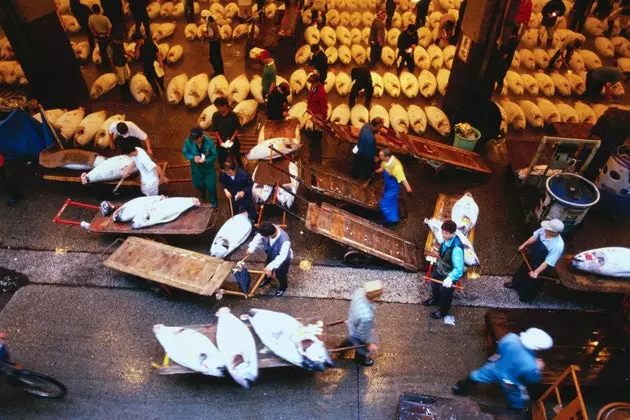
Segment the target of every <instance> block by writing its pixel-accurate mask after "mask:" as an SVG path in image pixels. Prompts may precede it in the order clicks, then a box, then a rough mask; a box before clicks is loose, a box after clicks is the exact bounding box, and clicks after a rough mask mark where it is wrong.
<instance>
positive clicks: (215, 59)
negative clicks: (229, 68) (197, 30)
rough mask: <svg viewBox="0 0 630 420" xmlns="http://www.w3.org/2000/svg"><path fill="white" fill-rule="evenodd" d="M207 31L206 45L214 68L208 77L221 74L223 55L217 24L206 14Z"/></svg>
mask: <svg viewBox="0 0 630 420" xmlns="http://www.w3.org/2000/svg"><path fill="white" fill-rule="evenodd" d="M207 21H208V32H207V33H206V37H207V38H208V45H209V49H210V64H211V65H212V68H213V69H214V73H212V74H211V75H210V78H212V77H214V76H218V75H220V74H223V72H224V70H223V57H222V56H221V34H219V26H218V25H217V23H216V22H215V20H214V18H213V17H212V16H208V18H207Z"/></svg>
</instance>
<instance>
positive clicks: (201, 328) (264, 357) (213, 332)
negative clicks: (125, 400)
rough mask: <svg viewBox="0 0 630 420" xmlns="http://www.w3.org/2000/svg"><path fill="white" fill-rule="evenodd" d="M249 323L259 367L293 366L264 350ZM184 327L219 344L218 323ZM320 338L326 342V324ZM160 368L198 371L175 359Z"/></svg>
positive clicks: (163, 372) (312, 321) (307, 321)
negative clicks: (178, 362)
mask: <svg viewBox="0 0 630 420" xmlns="http://www.w3.org/2000/svg"><path fill="white" fill-rule="evenodd" d="M297 320H298V321H300V322H302V323H303V324H304V325H310V324H316V323H317V322H319V321H321V322H322V323H323V319H322V317H321V316H313V317H309V318H304V319H301V318H297ZM245 325H247V326H248V327H249V329H250V331H251V333H252V336H253V337H254V341H255V342H256V350H257V353H258V368H259V369H265V368H273V367H285V366H293V365H292V364H291V363H289V362H287V361H286V360H284V359H281V358H279V357H277V356H276V355H275V354H273V353H272V352H271V351H264V352H263V349H264V348H265V345H264V344H263V343H262V342H261V341H260V338H258V336H257V335H256V334H255V333H254V329H253V328H252V326H251V324H250V323H249V322H246V323H245ZM182 328H189V329H192V330H195V331H197V332H199V333H201V334H203V335H205V336H206V337H208V338H209V339H210V340H211V341H212V342H213V343H214V345H216V344H217V324H203V325H185V326H183V327H182ZM317 337H318V338H319V339H320V340H322V341H324V342H326V338H327V336H326V324H323V331H322V333H321V334H320V335H318V336H317ZM157 369H158V373H159V374H160V375H181V374H190V373H197V372H195V371H193V370H191V369H188V368H187V367H184V366H182V365H179V364H177V363H176V362H174V361H172V360H171V361H170V362H169V365H168V366H166V367H163V366H160V367H159V368H157Z"/></svg>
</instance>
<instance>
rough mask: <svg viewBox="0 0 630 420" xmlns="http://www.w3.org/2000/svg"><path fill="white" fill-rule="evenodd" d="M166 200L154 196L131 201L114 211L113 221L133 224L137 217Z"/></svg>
mask: <svg viewBox="0 0 630 420" xmlns="http://www.w3.org/2000/svg"><path fill="white" fill-rule="evenodd" d="M165 198H166V197H164V196H163V195H153V196H150V197H138V198H134V199H133V200H129V201H127V202H126V203H125V204H123V205H122V206H120V207H118V208H117V209H116V211H114V214H112V220H113V221H114V222H118V223H124V222H131V221H132V220H133V219H134V218H135V217H136V216H137V215H139V214H141V213H142V214H143V213H144V212H145V211H146V210H147V209H148V208H149V207H151V206H153V205H154V204H156V203H157V202H158V201H162V200H164V199H165Z"/></svg>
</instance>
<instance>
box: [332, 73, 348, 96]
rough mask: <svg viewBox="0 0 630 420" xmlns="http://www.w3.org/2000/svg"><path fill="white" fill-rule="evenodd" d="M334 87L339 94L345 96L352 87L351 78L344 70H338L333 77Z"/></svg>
mask: <svg viewBox="0 0 630 420" xmlns="http://www.w3.org/2000/svg"><path fill="white" fill-rule="evenodd" d="M335 89H336V90H337V93H338V94H339V95H340V96H345V95H347V94H349V93H350V90H351V89H352V79H351V78H350V76H348V74H347V73H345V72H343V71H342V72H339V73H338V74H337V76H336V77H335Z"/></svg>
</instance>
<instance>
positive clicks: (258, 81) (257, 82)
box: [249, 74, 265, 104]
mask: <svg viewBox="0 0 630 420" xmlns="http://www.w3.org/2000/svg"><path fill="white" fill-rule="evenodd" d="M249 90H250V92H251V93H252V97H253V98H254V99H255V100H256V102H258V103H259V104H264V103H265V98H263V93H262V77H260V75H259V74H255V75H254V76H252V80H251V81H250V82H249Z"/></svg>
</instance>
